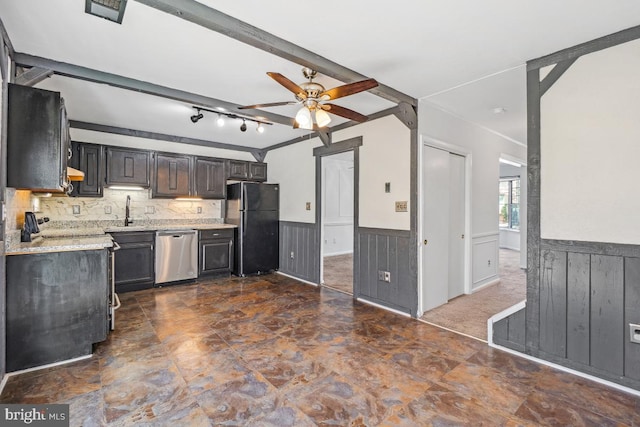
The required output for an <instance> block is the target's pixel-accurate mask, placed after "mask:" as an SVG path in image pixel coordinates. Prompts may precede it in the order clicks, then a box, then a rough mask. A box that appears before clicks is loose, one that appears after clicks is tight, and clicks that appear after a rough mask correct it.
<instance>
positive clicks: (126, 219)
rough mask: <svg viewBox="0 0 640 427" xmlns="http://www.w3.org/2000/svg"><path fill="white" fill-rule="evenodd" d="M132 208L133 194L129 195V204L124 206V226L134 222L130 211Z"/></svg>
mask: <svg viewBox="0 0 640 427" xmlns="http://www.w3.org/2000/svg"><path fill="white" fill-rule="evenodd" d="M130 209H131V196H127V205H126V207H125V208H124V226H125V227H127V226H128V225H129V224H132V223H133V219H131V217H130V215H131V212H130Z"/></svg>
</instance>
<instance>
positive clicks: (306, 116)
mask: <svg viewBox="0 0 640 427" xmlns="http://www.w3.org/2000/svg"><path fill="white" fill-rule="evenodd" d="M296 122H298V125H299V126H300V127H301V128H302V129H313V120H312V119H311V111H309V109H308V108H307V107H306V106H304V107H302V108H301V109H300V110H298V113H297V114H296Z"/></svg>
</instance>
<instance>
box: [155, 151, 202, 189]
mask: <svg viewBox="0 0 640 427" xmlns="http://www.w3.org/2000/svg"><path fill="white" fill-rule="evenodd" d="M154 156H155V161H154V169H153V172H154V173H153V176H154V179H153V186H152V187H151V190H152V191H151V197H180V196H190V195H191V175H192V173H191V171H192V159H193V157H191V156H188V155H180V154H165V153H156V154H154Z"/></svg>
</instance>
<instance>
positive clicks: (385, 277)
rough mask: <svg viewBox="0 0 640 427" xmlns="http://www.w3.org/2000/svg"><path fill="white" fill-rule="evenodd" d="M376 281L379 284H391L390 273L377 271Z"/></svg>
mask: <svg viewBox="0 0 640 427" xmlns="http://www.w3.org/2000/svg"><path fill="white" fill-rule="evenodd" d="M378 281H380V282H387V283H389V282H391V273H390V272H388V271H384V270H378Z"/></svg>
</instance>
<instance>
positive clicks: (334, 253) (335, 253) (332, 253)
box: [322, 249, 353, 258]
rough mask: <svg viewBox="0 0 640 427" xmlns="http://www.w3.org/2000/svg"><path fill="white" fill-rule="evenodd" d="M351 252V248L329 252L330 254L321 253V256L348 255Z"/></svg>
mask: <svg viewBox="0 0 640 427" xmlns="http://www.w3.org/2000/svg"><path fill="white" fill-rule="evenodd" d="M350 254H353V249H352V250H349V251H342V252H331V253H330V254H324V255H322V257H323V258H324V257H331V256H338V255H350Z"/></svg>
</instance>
